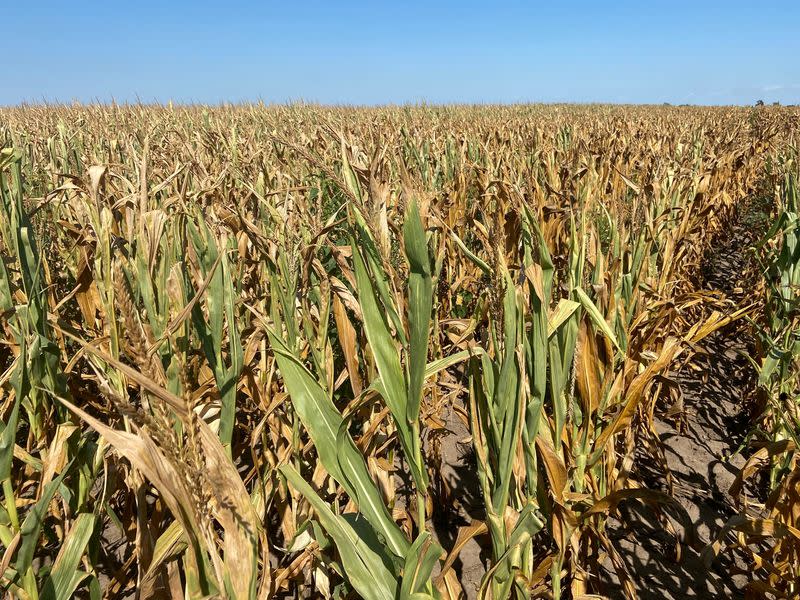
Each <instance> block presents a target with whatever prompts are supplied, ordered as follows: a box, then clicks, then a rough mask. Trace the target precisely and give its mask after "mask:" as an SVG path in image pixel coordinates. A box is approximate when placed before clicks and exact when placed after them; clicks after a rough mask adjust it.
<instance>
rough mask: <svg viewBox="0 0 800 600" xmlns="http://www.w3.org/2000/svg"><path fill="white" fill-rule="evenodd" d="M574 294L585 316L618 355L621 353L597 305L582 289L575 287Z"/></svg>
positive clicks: (620, 348)
mask: <svg viewBox="0 0 800 600" xmlns="http://www.w3.org/2000/svg"><path fill="white" fill-rule="evenodd" d="M575 293H576V294H577V296H578V300H579V301H580V303H581V306H583V309H584V310H585V311H586V314H588V315H589V318H590V319H591V320H592V323H594V325H595V327H597V328H598V329H599V330H600V331H602V332H603V335H605V336H606V337H607V338H608V339H609V341H611V343H612V344H614V347H615V348H616V349H617V350H618V351H619V352H620V353H623V350H622V347H621V346H620V345H619V342H617V336H615V335H614V331H613V330H612V329H611V325H609V324H608V321H606V320H605V319H604V318H603V315H602V314H601V313H600V309H599V308H597V305H596V304H595V303H594V302H592V299H591V298H589V296H587V295H586V292H584V291H583V289H581V288H579V287H576V288H575Z"/></svg>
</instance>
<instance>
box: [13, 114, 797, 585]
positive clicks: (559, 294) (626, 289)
mask: <svg viewBox="0 0 800 600" xmlns="http://www.w3.org/2000/svg"><path fill="white" fill-rule="evenodd" d="M799 117H800V114H799V113H798V111H797V110H796V109H793V108H779V107H775V108H766V107H763V108H760V109H758V110H757V111H753V110H752V109H743V108H683V107H680V108H672V107H638V108H637V107H605V106H587V107H574V106H514V107H488V106H487V107H455V106H453V107H436V108H432V107H431V108H428V107H402V108H379V109H355V108H325V107H317V106H302V105H297V106H286V107H264V106H228V107H218V108H204V107H172V106H168V107H159V106H149V107H148V106H74V107H57V106H52V107H44V106H42V107H35V106H31V107H21V108H14V109H3V110H2V111H0V146H2V147H3V150H2V155H0V196H1V197H2V206H0V226H1V227H0V236H1V237H0V253H1V254H2V262H0V314H2V320H1V321H0V336H1V337H2V342H3V343H2V345H1V346H0V370H1V371H2V372H1V373H0V417H1V418H2V423H1V425H2V433H0V481H1V482H2V484H3V502H2V504H1V505H0V540H2V546H3V548H4V551H3V553H2V557H1V558H0V560H2V564H0V586H2V589H4V590H6V591H7V592H8V593H10V594H12V595H13V596H15V597H21V598H39V597H42V598H58V599H61V598H70V597H89V598H99V597H108V598H124V597H129V596H132V595H134V594H135V595H136V597H141V598H157V597H175V598H207V597H226V598H283V597H326V598H327V597H332V598H333V597H335V598H344V597H358V596H360V597H363V598H367V599H369V600H371V599H373V598H385V599H392V598H441V599H443V600H446V599H456V598H460V597H462V596H463V594H464V590H463V589H462V588H463V586H464V584H465V582H464V581H463V579H462V578H461V577H459V576H458V575H457V570H456V569H454V568H453V566H454V564H455V563H456V562H457V558H458V553H459V551H461V549H462V548H463V547H464V545H465V544H466V542H467V541H468V540H469V539H471V538H474V537H476V536H477V537H478V538H479V539H480V540H481V544H482V545H483V546H484V548H485V549H486V553H487V555H488V556H489V557H490V559H489V563H488V565H487V570H486V573H485V576H484V577H483V580H482V581H481V582H480V593H481V594H482V595H483V597H487V598H493V599H495V600H499V599H502V598H508V597H514V598H528V597H552V598H564V597H570V598H580V597H588V596H589V595H591V594H602V593H603V592H604V590H603V589H602V585H601V583H600V580H599V579H598V578H597V577H596V575H597V570H598V565H600V564H603V563H605V564H608V565H610V567H611V568H612V569H614V570H616V571H617V576H618V578H619V580H620V581H621V582H622V584H623V587H624V589H625V592H626V594H627V595H628V596H629V597H635V595H636V592H635V589H634V586H633V584H632V582H631V580H630V577H629V575H628V574H627V572H626V569H625V565H624V562H623V561H622V560H621V558H620V557H619V555H618V553H617V551H616V550H615V548H614V545H613V543H612V541H611V539H610V537H609V536H608V534H607V531H606V523H607V520H608V518H609V516H615V517H618V518H621V517H620V514H619V512H618V511H617V508H618V506H619V505H620V503H622V502H627V501H638V502H644V503H647V504H649V505H650V506H652V507H653V508H654V509H655V510H656V511H657V512H658V513H659V514H660V515H662V517H663V523H664V527H666V528H667V530H668V531H674V523H675V522H676V521H681V520H683V519H684V514H683V512H682V509H681V508H680V505H679V504H677V503H676V502H675V501H674V500H673V499H672V498H671V497H670V496H669V495H668V494H665V493H663V492H658V491H655V490H652V489H648V488H647V487H646V486H645V485H644V484H643V482H641V481H638V480H637V479H636V477H635V476H634V475H633V474H634V473H635V472H636V470H635V468H634V464H635V461H637V460H642V459H643V456H644V458H646V459H648V460H653V461H656V462H658V461H659V460H660V456H661V449H660V447H659V441H658V436H657V435H656V433H655V428H654V422H653V415H654V414H655V413H656V412H670V414H674V410H675V406H673V404H672V402H671V396H672V393H673V392H674V386H675V382H674V381H673V380H672V379H671V373H673V372H674V371H675V370H676V369H677V368H678V367H679V365H680V364H683V363H684V362H686V361H688V360H690V359H691V357H692V355H693V353H694V352H695V348H696V345H697V344H698V342H700V341H701V340H702V339H703V338H705V337H706V336H708V335H709V334H711V333H713V332H714V331H716V330H718V329H719V328H721V327H724V326H725V325H727V324H728V323H730V322H731V321H732V320H735V319H739V318H741V317H742V316H743V315H745V314H746V313H748V312H752V311H751V310H750V308H745V307H741V310H733V311H731V310H730V309H729V308H727V307H726V306H724V305H723V303H721V301H720V299H719V298H718V297H715V296H713V295H710V294H707V293H703V292H700V291H699V285H698V284H699V280H700V266H701V263H702V261H703V258H704V256H705V254H706V253H707V252H708V251H709V248H710V247H711V241H712V240H713V239H714V237H715V236H716V235H718V234H720V232H722V231H724V229H725V228H726V226H727V225H728V223H729V222H730V219H731V218H732V216H733V214H734V213H735V211H736V208H737V205H738V204H739V203H740V202H741V201H742V199H743V198H746V197H747V196H748V195H749V194H750V193H751V192H752V190H753V189H755V187H756V185H757V184H759V182H761V181H762V180H763V178H764V177H765V172H766V171H765V170H766V168H767V165H768V164H771V165H772V167H771V168H772V169H773V171H778V170H779V171H780V172H781V173H783V172H789V171H790V170H791V161H788V162H783V163H780V165H776V164H775V163H774V162H771V161H774V159H775V157H776V156H777V155H778V154H780V153H781V152H783V151H784V150H785V149H786V148H787V147H789V146H790V145H791V144H793V143H794V139H793V135H794V131H795V129H796V127H797V123H798V118H799ZM785 189H787V190H791V191H787V192H785V195H786V194H788V195H789V196H791V195H792V194H794V196H791V197H792V198H794V200H792V201H791V202H794V204H791V206H789V207H788V208H787V209H786V210H787V211H788V212H786V213H785V214H788V215H789V216H784V217H781V218H782V219H783V220H782V221H780V223H781V225H780V226H778V229H777V230H776V231H774V232H772V233H773V234H776V235H777V234H778V233H779V231H778V230H780V234H781V235H784V236H786V235H788V230H789V229H791V226H794V227H795V230H794V235H795V236H796V235H797V234H796V226H797V225H796V224H797V212H796V211H797V205H796V191H795V190H796V189H795V187H794V183H787V187H786V188H785ZM787 202H789V201H787ZM791 211H794V212H791ZM791 243H792V244H794V245H792V246H791V248H792V250H791V251H790V252H794V254H792V255H791V257H790V258H789V259H787V260H788V263H787V262H786V261H784V262H780V261H778V263H776V264H779V265H780V266H779V268H781V269H786V268H791V269H793V271H792V275H791V276H790V277H792V278H793V279H792V283H791V284H790V288H786V287H785V286H783V287H781V286H782V285H783V283H781V285H777V284H776V285H777V287H776V288H775V289H776V290H778V291H777V292H775V293H778V294H783V296H781V297H785V293H786V290H787V289H791V290H793V291H792V293H794V294H795V296H793V298H794V299H793V300H791V301H792V302H794V304H792V306H791V307H790V308H787V307H786V306H784V307H783V308H776V305H775V304H770V306H772V307H773V313H774V311H778V312H779V313H780V316H778V317H776V318H777V319H778V321H777V322H775V323H774V324H773V325H774V326H773V325H770V327H771V329H769V332H770V333H769V336H771V337H769V336H767V337H769V339H771V340H775V339H777V337H776V336H778V334H779V333H781V332H785V331H786V329H785V328H786V327H789V328H790V329H792V328H793V329H792V331H793V334H792V335H794V336H795V338H796V335H797V314H798V313H797V304H796V289H797V288H796V286H797V281H796V279H797V275H798V273H800V270H798V268H797V260H798V257H797V255H796V254H797V248H798V245H797V242H796V241H794V242H791ZM789 244H790V242H784V245H783V246H782V247H784V248H785V247H788V245H789ZM765 247H769V248H773V247H774V244H772V245H769V244H767V243H765ZM781 256H783V255H781ZM773 262H774V261H773ZM786 265H788V266H786ZM780 281H781V282H783V279H780ZM791 286H794V287H791ZM787 301H788V300H787ZM781 311H782V312H781ZM787 311H788V312H787ZM773 313H770V314H773ZM775 314H777V313H775ZM786 314H790V316H789V317H787V316H786ZM755 318H756V317H754V319H755ZM787 319H788V321H787ZM789 323H791V325H789ZM765 326H766V325H765ZM765 339H767V338H765ZM794 344H795V345H796V344H797V341H796V339H795V341H794ZM781 347H782V348H783V347H784V346H781ZM788 352H790V353H791V352H794V351H793V350H788ZM773 354H774V353H771V351H770V350H769V349H766V348H765V356H773ZM796 355H797V353H796V352H794V354H792V355H791V356H793V357H794V358H791V356H790V358H788V359H786V362H787V364H789V363H791V364H790V365H789V366H787V369H791V368H794V371H793V373H794V375H792V376H791V377H793V379H791V382H792V383H791V384H790V385H788V384H787V385H788V387H787V386H786V385H784V384H783V383H777V382H776V383H774V384H773V383H772V382H773V379H771V376H772V371H770V372H769V373H766V372H765V373H764V378H763V383H764V386H765V389H766V390H767V393H768V394H769V395H770V398H771V401H770V406H771V407H772V410H771V411H770V412H769V414H768V416H767V417H766V418H767V422H768V426H767V428H768V429H769V432H770V433H769V437H768V439H769V443H768V444H766V445H764V446H763V449H762V450H759V451H758V452H756V453H755V454H754V457H756V456H758V457H760V460H762V461H763V460H768V459H769V458H770V457H775V456H776V453H781V456H782V457H783V458H781V459H780V460H779V462H774V461H773V462H772V463H771V464H772V465H773V466H774V468H775V471H774V474H773V477H772V479H771V482H772V485H773V488H774V489H775V490H776V491H775V492H774V495H773V496H771V497H770V500H769V502H768V503H767V505H766V506H765V507H764V510H765V511H767V512H768V513H769V514H768V515H766V516H764V517H759V518H758V519H756V518H753V517H752V516H747V514H746V513H743V515H742V516H741V517H740V521H737V522H734V523H731V525H730V530H731V531H739V532H743V533H744V534H747V533H755V534H758V535H762V536H764V535H768V536H775V537H777V538H780V539H779V541H778V542H776V544H777V545H776V546H773V547H772V550H771V551H770V554H769V555H768V556H761V557H757V561H756V565H755V567H754V573H755V572H756V570H758V569H761V570H763V569H767V570H768V571H769V572H770V573H771V574H770V575H769V577H767V578H766V579H764V583H763V585H762V587H758V586H756V585H755V584H754V588H753V589H754V590H756V591H759V593H763V594H768V593H774V594H777V596H776V597H788V596H786V594H789V595H791V593H792V590H794V593H796V591H797V590H796V589H795V588H791V585H793V584H791V583H786V582H787V581H789V580H788V579H787V578H794V579H795V580H796V579H797V577H798V571H797V568H798V557H797V552H798V545H797V542H798V539H800V534H798V531H797V529H796V527H797V511H798V510H800V505H799V504H798V503H797V490H798V487H797V486H798V482H800V479H798V476H797V473H798V470H797V462H796V459H795V456H794V449H795V448H796V441H795V440H796V436H797V431H798V420H797V370H796V366H797V365H796ZM783 356H785V355H783ZM781 369H783V366H782V367H781ZM765 370H768V366H765ZM781 373H784V371H781ZM775 381H777V380H775ZM780 381H781V382H785V381H788V380H787V379H786V377H785V376H784V375H781V379H780ZM776 386H777V387H781V386H783V387H781V390H780V391H778V390H777V387H776ZM792 386H793V387H792ZM784 388H786V389H784ZM789 388H791V390H789ZM787 390H788V391H787ZM776 394H777V395H776ZM775 398H777V400H775ZM787 399H788V402H787ZM776 402H778V403H782V404H780V406H779V405H778V404H776ZM784 405H786V406H784ZM787 406H788V407H789V408H786V407H787ZM450 409H453V410H454V411H455V414H460V415H462V417H463V421H464V422H465V424H466V425H467V426H468V429H469V431H470V434H471V442H470V443H471V444H472V447H473V449H474V464H473V470H474V473H475V474H476V476H477V481H478V482H479V490H475V492H476V493H477V494H478V496H479V497H480V499H481V501H480V503H479V505H478V506H475V507H472V508H473V509H474V510H473V513H474V512H477V513H479V514H480V518H473V519H472V520H471V522H465V523H463V527H461V529H460V530H459V533H458V536H457V539H456V541H455V543H451V544H445V543H444V539H445V538H446V536H445V535H443V534H445V533H448V532H444V531H442V530H441V528H440V527H437V525H436V524H437V523H443V522H445V523H451V522H452V518H451V517H452V515H451V514H450V513H451V512H452V511H453V506H454V504H455V503H456V502H457V500H458V496H459V493H463V492H464V490H463V488H461V489H460V488H459V482H452V481H445V478H444V475H443V473H442V464H443V463H446V462H447V460H448V459H449V457H448V456H442V455H441V444H440V440H441V439H442V438H443V437H444V436H447V435H452V434H451V433H449V428H450V426H449V424H448V423H447V422H446V420H445V419H444V417H443V415H444V414H445V412H446V411H448V412H449V411H450ZM787 415H788V417H787ZM637 449H640V450H641V449H644V451H643V452H635V450H637ZM645 455H649V456H645ZM751 460H756V459H755V458H754V459H751ZM748 468H755V465H751V464H749V465H748ZM746 470H747V469H746ZM746 475H747V474H746V473H745V475H744V476H745V477H746ZM778 523H780V525H778ZM690 529H691V524H688V526H687V530H690ZM684 541H685V540H680V539H678V538H677V537H676V539H675V543H676V545H680V544H681V543H683V542H684ZM445 546H447V547H445ZM719 549H720V548H719V547H716V548H715V549H712V550H717V551H719ZM767 563H769V564H767ZM781 578H783V579H781ZM756 579H757V578H756V577H755V575H754V581H755V580H756ZM784 584H785V585H784ZM787 586H789V587H787ZM775 590H778V591H777V592H776V591H775ZM780 594H784V595H783V596H781V595H780Z"/></svg>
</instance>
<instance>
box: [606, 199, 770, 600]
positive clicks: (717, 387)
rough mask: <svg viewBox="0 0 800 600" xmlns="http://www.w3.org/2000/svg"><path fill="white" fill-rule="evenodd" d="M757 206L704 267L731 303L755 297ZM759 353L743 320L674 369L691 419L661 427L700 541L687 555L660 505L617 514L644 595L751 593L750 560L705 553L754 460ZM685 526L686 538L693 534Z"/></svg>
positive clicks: (618, 537)
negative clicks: (663, 520)
mask: <svg viewBox="0 0 800 600" xmlns="http://www.w3.org/2000/svg"><path fill="white" fill-rule="evenodd" d="M757 212H758V208H757V207H756V206H754V205H747V206H745V207H744V208H743V209H742V211H741V216H740V218H739V219H738V220H737V222H736V223H735V224H734V226H733V227H732V228H731V229H730V230H729V233H728V234H727V235H726V236H725V238H724V239H722V240H720V241H719V243H718V244H717V245H716V246H715V247H714V249H713V250H712V252H711V253H710V255H709V256H708V258H707V262H706V265H705V268H704V273H703V282H704V288H705V289H706V290H709V291H715V292H719V293H721V294H723V295H724V298H725V299H727V300H730V301H731V302H730V307H731V308H730V310H731V311H734V310H736V309H737V308H739V307H741V306H742V305H743V302H745V301H746V292H745V289H746V287H747V286H746V284H745V282H743V281H742V273H743V272H744V270H745V267H746V263H747V260H748V253H747V247H748V246H750V245H751V244H752V243H753V241H754V236H755V235H757V232H758V231H759V230H760V227H759V226H758V224H759V222H758V218H759V214H757ZM751 352H752V339H751V337H750V336H749V334H748V332H747V326H746V323H745V322H744V321H738V322H736V323H733V324H731V325H729V326H728V327H726V328H724V329H722V330H720V331H717V332H716V333H715V334H713V335H712V336H709V338H707V339H706V340H704V341H703V342H702V344H701V347H700V352H699V353H698V355H697V356H696V357H695V358H694V359H693V360H692V361H691V363H690V365H689V366H688V368H684V369H681V370H680V372H678V373H675V374H673V375H674V377H675V379H677V381H678V382H679V384H680V390H681V393H682V399H683V414H682V418H681V419H680V420H679V422H678V423H671V422H667V421H665V420H663V419H661V418H656V431H657V434H658V436H659V438H660V441H661V444H662V445H663V448H664V451H665V458H666V462H667V466H668V467H669V469H670V471H671V473H672V476H673V478H674V480H673V481H674V497H675V498H676V500H678V502H680V504H681V506H683V508H684V509H685V510H686V512H687V513H688V515H689V518H690V519H691V522H692V526H693V529H694V531H693V537H694V542H693V543H687V544H683V545H681V547H680V549H681V556H680V557H679V558H678V557H677V556H676V551H675V544H674V538H673V537H672V536H670V535H669V534H668V533H667V532H666V531H665V530H664V528H663V527H662V526H661V524H660V523H659V522H658V520H657V518H656V516H655V515H654V514H653V512H652V511H650V510H648V509H647V508H643V507H641V506H636V505H632V504H628V505H626V506H624V507H623V508H622V514H621V516H622V519H621V521H623V522H624V523H625V525H624V526H623V525H622V523H621V522H620V521H616V522H615V524H614V526H612V528H611V532H610V533H611V535H612V537H613V539H614V541H615V546H616V547H617V549H618V550H619V552H620V554H621V556H622V558H623V560H624V562H625V565H626V567H627V569H628V571H629V574H630V578H631V580H632V583H633V584H634V587H635V589H636V592H637V594H638V596H639V598H640V599H642V600H650V599H652V600H656V599H658V600H662V599H667V600H670V599H674V600H678V599H681V598H702V599H712V598H743V597H744V593H743V588H744V586H745V584H746V583H747V578H746V576H744V575H742V574H736V573H737V572H740V571H743V570H744V569H743V568H742V567H743V563H742V561H741V559H740V558H739V557H737V556H735V555H734V556H731V555H723V556H721V557H719V558H718V559H717V560H716V561H715V562H714V563H712V564H711V567H710V568H709V567H708V566H707V565H706V564H705V563H704V561H703V560H702V558H701V551H702V549H703V547H704V546H705V545H706V544H708V543H709V542H710V541H712V540H713V539H715V537H716V536H717V534H718V533H719V531H720V529H721V528H722V526H723V525H724V524H725V522H726V521H727V520H728V519H729V518H730V517H731V516H733V515H734V514H735V507H734V501H733V499H732V498H731V496H730V494H729V489H730V487H731V484H732V483H733V482H734V480H735V478H736V474H737V473H738V471H739V469H740V468H741V466H742V465H743V464H744V462H745V457H744V456H743V455H742V454H741V453H740V452H739V450H740V449H741V447H742V444H743V442H744V440H745V436H746V434H747V432H748V429H749V420H750V419H749V413H748V410H749V409H748V408H747V407H746V404H745V400H746V398H747V395H748V390H749V389H750V388H751V386H752V384H753V378H754V377H755V372H754V371H753V369H752V367H751V365H750V362H749V360H748V358H747V356H748V355H749V354H750V353H751ZM641 470H642V472H641V473H640V477H641V478H642V479H643V480H644V481H645V482H646V483H647V484H648V485H649V486H650V487H654V488H661V489H665V487H666V486H665V482H664V479H663V477H662V476H661V474H660V473H658V470H657V469H652V472H651V473H649V476H648V473H647V472H646V471H647V464H646V463H645V464H644V466H643V467H642V469H641ZM678 529H679V530H680V528H678ZM680 533H681V534H682V536H683V539H691V537H692V536H691V535H687V533H690V532H685V531H680ZM603 574H604V576H605V578H607V580H608V582H609V583H611V586H610V588H609V596H610V597H612V598H618V597H619V598H621V597H623V594H622V590H621V587H620V586H619V582H618V580H617V578H616V576H615V575H614V574H613V573H612V572H611V570H610V568H609V566H606V568H605V569H604V573H603Z"/></svg>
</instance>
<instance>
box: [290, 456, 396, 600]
mask: <svg viewBox="0 0 800 600" xmlns="http://www.w3.org/2000/svg"><path fill="white" fill-rule="evenodd" d="M279 469H280V472H281V474H283V476H284V477H286V479H287V481H288V482H289V483H290V484H291V485H292V487H293V488H295V489H296V490H297V491H298V492H300V493H301V494H302V495H303V496H304V497H305V499H306V500H308V502H309V503H310V504H311V506H312V507H313V509H314V511H315V512H316V513H317V519H318V520H319V522H320V524H321V525H322V527H323V528H324V529H325V531H326V532H327V533H328V535H329V536H330V537H331V538H332V539H333V542H334V544H336V549H337V551H338V552H339V556H340V557H341V564H342V567H343V569H344V572H345V576H346V577H347V579H348V581H349V582H350V584H351V585H352V586H353V588H354V589H355V590H356V592H358V593H359V594H360V595H361V597H362V598H364V599H365V600H395V598H396V592H397V579H396V577H395V575H394V574H393V573H392V572H391V571H390V570H389V569H388V568H387V567H386V562H385V561H386V557H383V558H382V557H381V556H380V555H379V554H378V553H376V551H375V550H374V549H373V548H371V547H370V544H368V543H367V542H365V541H364V540H363V539H362V538H361V537H359V535H358V533H357V531H356V530H355V529H354V528H353V527H352V526H351V525H350V524H349V523H348V522H347V520H345V519H344V518H342V517H341V516H338V515H336V514H335V513H334V512H333V511H332V510H331V509H330V507H329V506H328V505H327V504H325V502H323V501H322V499H321V498H320V497H319V496H318V495H317V493H316V492H315V491H314V489H313V488H312V487H311V486H310V485H309V484H308V483H306V481H305V480H304V479H303V477H302V476H301V475H300V473H298V472H297V471H296V470H295V468H294V467H292V466H291V465H283V466H281V467H280V468H279Z"/></svg>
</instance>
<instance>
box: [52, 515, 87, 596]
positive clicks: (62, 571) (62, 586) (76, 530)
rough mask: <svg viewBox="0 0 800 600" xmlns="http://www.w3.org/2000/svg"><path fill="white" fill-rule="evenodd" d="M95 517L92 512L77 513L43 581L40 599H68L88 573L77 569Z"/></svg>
mask: <svg viewBox="0 0 800 600" xmlns="http://www.w3.org/2000/svg"><path fill="white" fill-rule="evenodd" d="M95 523H96V518H95V516H94V515H93V514H90V513H82V514H80V515H78V518H77V519H76V520H75V523H74V524H73V525H72V529H70V531H69V533H68V534H67V536H66V537H65V538H64V541H63V542H62V545H61V550H59V552H58V556H57V557H56V561H55V563H54V564H53V569H52V570H51V571H50V574H49V575H48V576H47V578H46V579H45V581H44V586H43V591H42V595H41V600H69V599H70V598H72V597H73V594H74V592H75V589H76V588H77V587H78V585H79V584H80V583H81V581H83V580H84V579H85V578H86V577H87V576H88V573H85V572H83V571H80V570H78V566H79V565H80V561H81V557H82V556H83V553H84V552H85V551H86V546H87V545H88V544H89V539H90V538H91V537H92V533H93V532H94V527H95Z"/></svg>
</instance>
